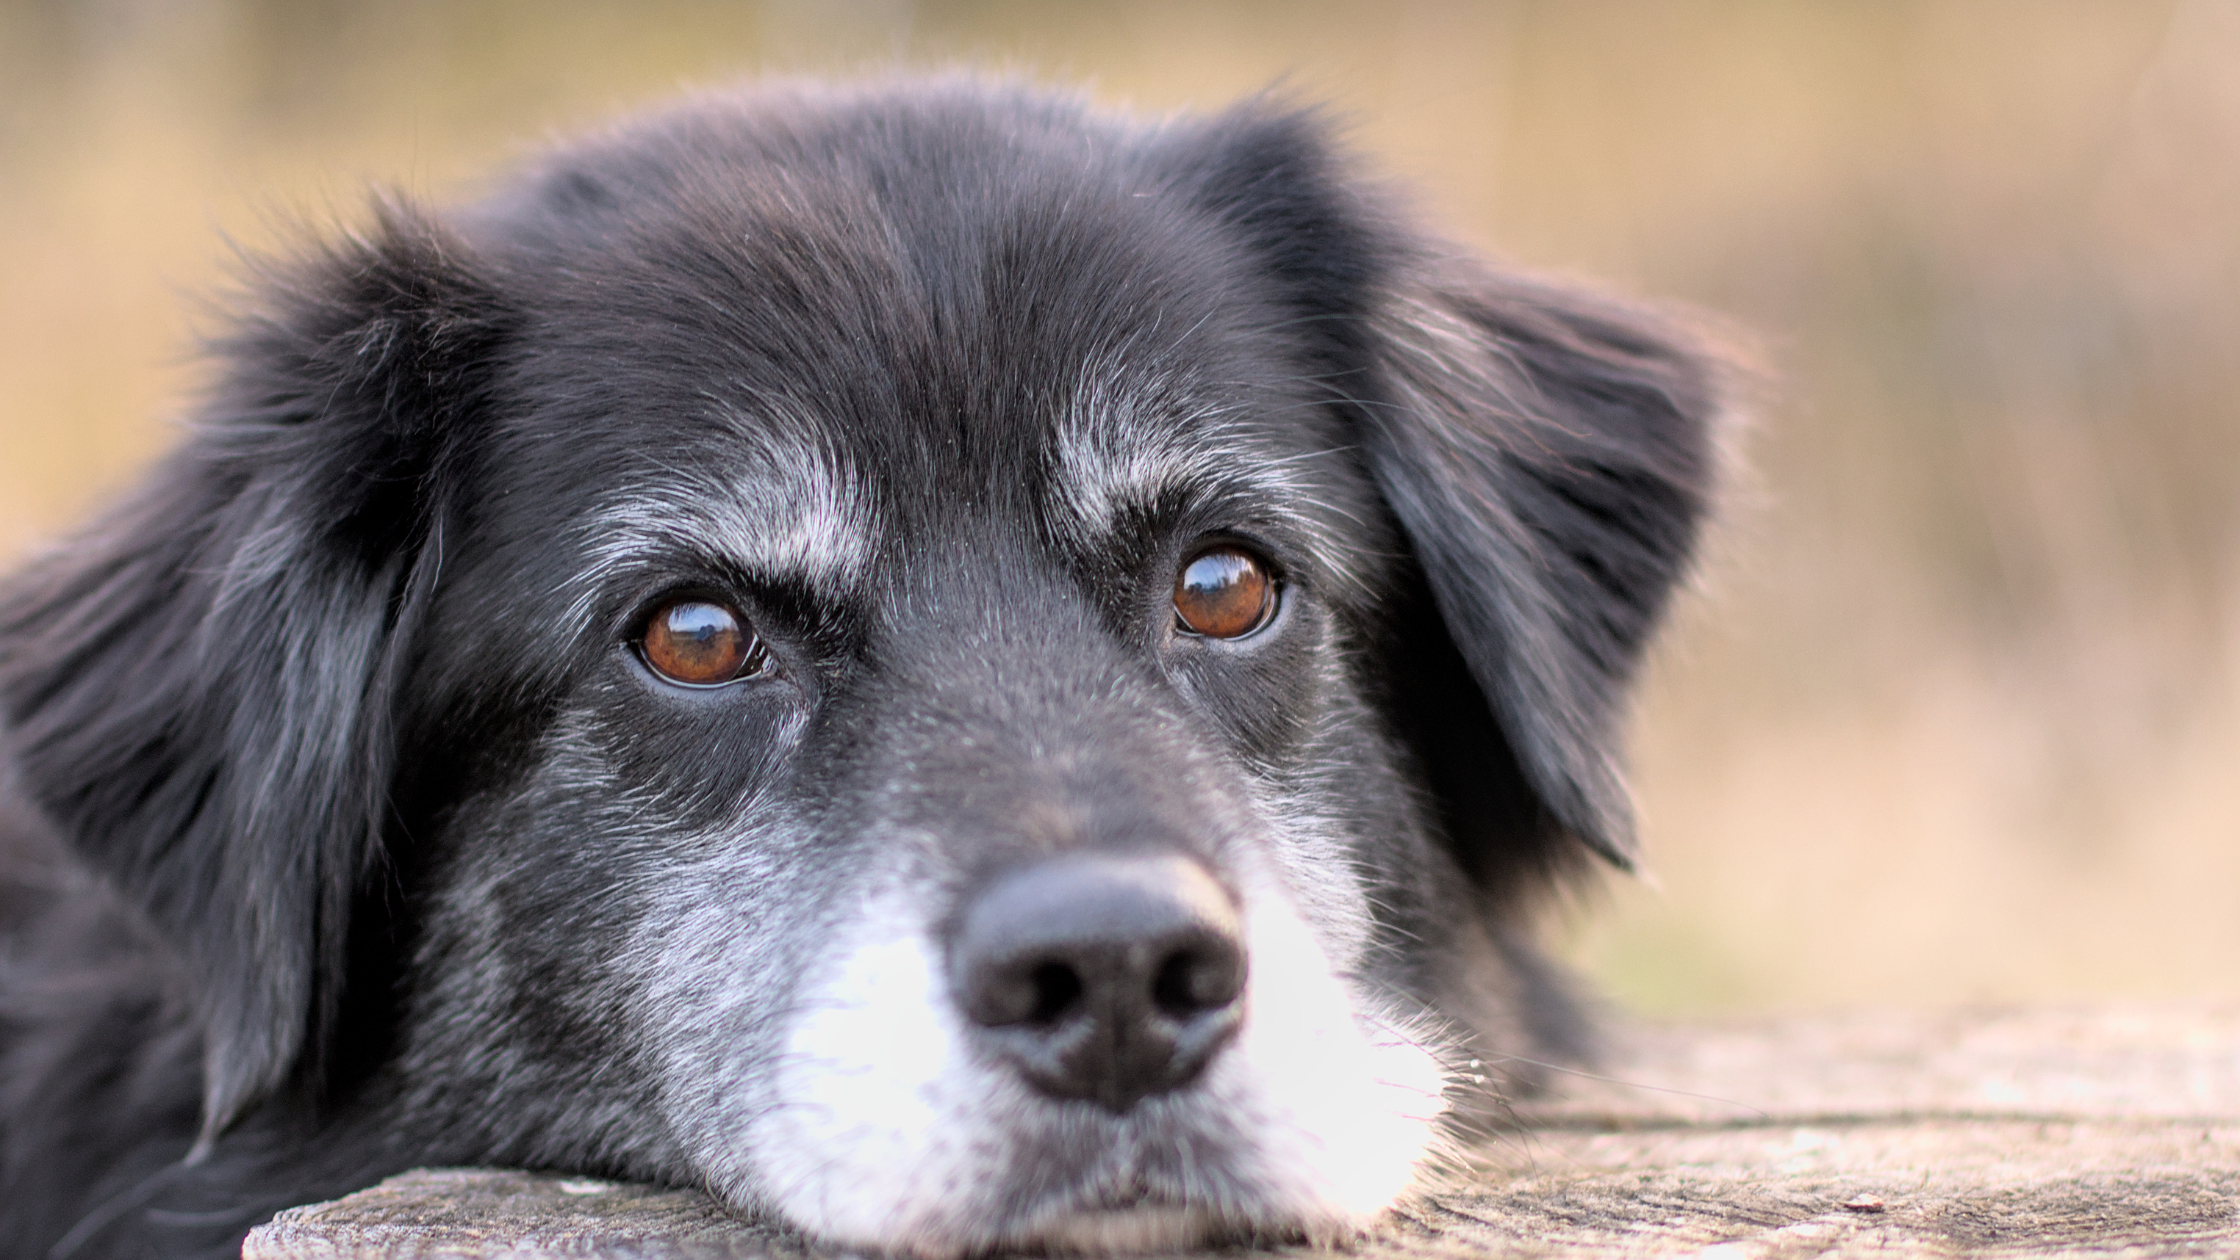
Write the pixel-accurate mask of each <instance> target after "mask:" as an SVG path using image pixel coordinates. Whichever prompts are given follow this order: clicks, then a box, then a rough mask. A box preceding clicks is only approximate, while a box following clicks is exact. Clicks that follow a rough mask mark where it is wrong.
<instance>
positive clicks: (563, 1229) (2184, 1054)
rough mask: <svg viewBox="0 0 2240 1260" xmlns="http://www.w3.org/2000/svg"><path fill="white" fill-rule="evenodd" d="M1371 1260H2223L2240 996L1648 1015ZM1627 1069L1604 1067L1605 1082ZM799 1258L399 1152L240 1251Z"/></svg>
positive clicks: (2237, 1251)
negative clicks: (415, 1164)
mask: <svg viewBox="0 0 2240 1260" xmlns="http://www.w3.org/2000/svg"><path fill="white" fill-rule="evenodd" d="M1604 1077H1605V1078H1606V1079H1588V1078H1575V1079H1574V1080H1573V1081H1572V1083H1571V1084H1570V1085H1569V1086H1568V1087H1567V1088H1566V1089H1564V1090H1563V1091H1562V1094H1561V1095H1560V1096H1559V1097H1557V1098H1555V1099H1553V1100H1551V1101H1547V1102H1543V1103H1537V1104H1534V1105H1532V1106H1530V1107H1528V1108H1523V1109H1520V1111H1519V1113H1518V1120H1519V1122H1520V1123H1519V1128H1518V1129H1517V1131H1516V1132H1515V1133H1513V1134H1510V1135H1507V1136H1504V1137H1502V1138H1499V1139H1496V1140H1494V1141H1492V1142H1490V1143H1488V1144H1487V1145H1486V1146H1485V1147H1484V1148H1483V1149H1482V1150H1480V1151H1478V1152H1476V1153H1475V1154H1474V1156H1473V1158H1472V1163H1473V1167H1472V1168H1471V1169H1470V1170H1469V1171H1467V1172H1466V1173H1459V1174H1457V1175H1455V1176H1454V1177H1452V1178H1451V1179H1449V1180H1448V1181H1447V1182H1446V1183H1445V1184H1443V1185H1441V1186H1440V1187H1438V1188H1436V1189H1434V1190H1432V1191H1430V1192H1429V1193H1427V1194H1426V1195H1425V1196H1423V1197H1422V1198H1421V1199H1420V1200H1419V1201H1417V1202H1414V1203H1412V1204H1409V1205H1408V1206H1406V1207H1405V1208H1404V1209H1402V1210H1400V1211H1398V1212H1396V1213H1394V1214H1393V1216H1392V1218H1391V1219H1390V1220H1389V1221H1388V1222H1386V1223H1385V1224H1384V1225H1382V1226H1381V1227H1380V1228H1379V1229H1378V1230H1376V1231H1375V1232H1374V1233H1373V1234H1372V1235H1371V1236H1370V1237H1369V1238H1367V1239H1365V1240H1364V1241H1363V1242H1362V1244H1361V1245H1360V1246H1358V1247H1357V1248H1354V1249H1353V1250H1354V1252H1355V1254H1356V1255H1358V1256H1360V1257H1363V1258H1364V1260H1380V1258H1383V1257H1390V1258H1392V1260H1401V1258H1404V1257H1405V1258H1415V1257H1421V1258H1423V1260H1433V1258H1438V1257H1448V1256H1462V1255H1470V1256H1491V1255H1498V1256H1519V1257H1527V1256H1529V1257H1623V1258H1625V1260H1637V1258H1647V1257H1664V1256H1674V1257H1678V1256H1694V1257H1700V1258H1702V1260H1742V1258H1765V1260H1774V1258H1786V1257H1807V1256H1830V1257H1849V1256H1870V1255H1871V1256H1877V1257H1914V1256H1921V1257H1929V1256H1935V1257H1945V1256H2025V1255H2060V1256H2103V1255H2105V1256H2115V1255H2121V1256H2127V1257H2147V1256H2240V1006H2235V1007H2231V1008H2201V1007H2193V1008H2184V1009H2179V1008H2171V1009H2159V1010H2143V1009H2127V1010H2097V1011H2082V1010H2080V1011H2043V1010H2040V1011H2012V1012H1983V1011H1977V1012H1966V1013H1954V1014H1949V1015H1937V1016H1920V1015H1908V1016H1888V1015H1880V1016H1878V1015H1851V1016H1841V1017H1823V1018H1814V1019H1794V1020H1785V1021H1780V1022H1771V1023H1758V1024H1751V1025H1741V1024H1737V1025H1731V1026H1703V1025H1699V1026H1693V1027H1686V1028H1678V1027H1671V1028H1665V1027H1643V1028H1638V1029H1635V1030H1634V1031H1633V1032H1632V1033H1631V1034H1629V1035H1628V1036H1627V1037H1626V1038H1625V1040H1624V1044H1623V1045H1622V1046H1621V1047H1620V1049H1619V1052H1618V1053H1617V1054H1616V1055H1615V1056H1614V1057H1613V1059H1612V1061H1611V1062H1610V1063H1609V1064H1608V1065H1607V1066H1606V1068H1605V1069H1604ZM1621 1082H1622V1083H1621ZM809 1254H814V1251H813V1249H811V1248H808V1247H806V1246H804V1245H803V1244H802V1243H801V1242H800V1241H799V1240H798V1239H795V1238H792V1237H790V1236H788V1235H785V1234H783V1233H779V1232H775V1231H768V1230H765V1229H762V1228H758V1227H756V1226H754V1225H751V1224H748V1223H745V1222H741V1221H738V1220H735V1219H733V1218H731V1217H729V1216H727V1215H725V1214H724V1213H723V1212H722V1211H721V1210H719V1209H717V1208H716V1207H715V1206H714V1205H713V1204H711V1203H710V1202H709V1201H708V1200H707V1199H706V1198H704V1197H702V1196H700V1195H698V1194H696V1193H694V1192H691V1191H679V1190H657V1189H651V1188H647V1187H640V1186H617V1185H611V1184H608V1183H602V1182H593V1181H585V1180H580V1179H570V1178H564V1177H548V1176H535V1175H531V1174H526V1173H518V1172H498V1171H487V1170H469V1171H462V1170H448V1171H433V1172H416V1173H408V1174H406V1175H404V1176H402V1177H397V1178H393V1179H391V1180H390V1181H388V1182H386V1183H384V1184H383V1185H381V1186H379V1187H377V1188H375V1189H372V1190H368V1191H365V1192H363V1193H361V1194H356V1195H352V1196H350V1197H349V1198H346V1199H342V1200H339V1201H337V1202H334V1203H328V1204H322V1205H319V1206H316V1207H308V1208H298V1209H295V1210H294V1211H291V1212H287V1213H283V1214H282V1215H281V1217H280V1218H279V1219H277V1220H275V1221H274V1222H273V1223H272V1224H270V1225H268V1226H265V1227H264V1228H262V1229H260V1230H258V1231H257V1232H256V1233H255V1234H253V1235H251V1237H250V1240H249V1245H248V1247H247V1250H246V1255H247V1257H248V1260H313V1258H314V1257H316V1258H318V1260H329V1258H342V1257H350V1258H354V1260H435V1258H437V1257H465V1256H507V1257H514V1258H516V1260H539V1258H546V1257H560V1256H571V1257H573V1256H614V1257H632V1258H636V1260H714V1258H717V1257H749V1256H755V1257H760V1256H786V1257H792V1256H802V1255H809Z"/></svg>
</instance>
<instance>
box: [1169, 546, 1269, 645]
mask: <svg viewBox="0 0 2240 1260" xmlns="http://www.w3.org/2000/svg"><path fill="white" fill-rule="evenodd" d="M1274 608H1275V584H1274V583H1273V582H1271V581H1269V580H1268V571H1267V569H1266V568H1264V567H1262V566H1261V563H1260V561H1259V560H1258V559H1257V558H1255V557H1254V556H1253V555H1252V553H1250V552H1248V551H1245V550H1243V549H1241V548H1237V547H1215V548H1214V549H1213V550H1211V551H1202V552H1199V553H1198V555H1197V556H1196V557H1195V558H1194V559H1192V560H1191V561H1190V563H1188V564H1186V565H1183V566H1182V572H1181V573H1180V574H1179V575H1177V576H1176V578H1175V580H1174V615H1175V619H1176V621H1177V622H1179V623H1180V624H1181V627H1182V629H1183V630H1185V631H1187V632H1188V633H1190V634H1198V635H1204V636H1205V637H1206V638H1209V639H1234V638H1237V637H1239V636H1240V635H1247V634H1250V633H1252V632H1253V631H1255V630H1258V629H1259V628H1260V627H1261V626H1262V625H1265V624H1266V623H1267V620H1268V614H1269V613H1271V612H1272V611H1274Z"/></svg>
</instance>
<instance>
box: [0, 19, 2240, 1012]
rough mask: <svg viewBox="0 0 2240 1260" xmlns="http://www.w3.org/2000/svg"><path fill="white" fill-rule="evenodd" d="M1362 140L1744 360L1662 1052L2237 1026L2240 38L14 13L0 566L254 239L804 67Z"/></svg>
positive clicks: (112, 445) (7, 43) (1970, 27)
mask: <svg viewBox="0 0 2240 1260" xmlns="http://www.w3.org/2000/svg"><path fill="white" fill-rule="evenodd" d="M953 59H963V60H967V61H970V62H973V63H976V64H1002V65H1012V66H1016V67H1019V68H1023V69H1025V70H1028V71H1030V72H1032V73H1034V74H1036V75H1038V76H1041V77H1045V78H1050V79H1056V80H1065V81H1085V82H1087V83H1088V84H1089V85H1090V86H1091V87H1092V88H1093V90H1094V91H1095V92H1096V94H1097V95H1098V96H1099V97H1100V98H1103V99H1106V100H1109V101H1112V102H1115V103H1125V104H1132V105H1134V106H1137V107H1140V108H1144V109H1150V110H1165V109H1170V108H1175V107H1182V106H1208V105H1216V104H1219V103H1221V102H1223V101H1226V100H1228V99H1230V98H1232V97H1234V96H1237V95H1239V94H1241V93H1244V92H1248V91H1252V90H1254V89H1257V88H1260V87H1263V86H1266V85H1268V84H1270V83H1273V82H1277V81H1281V82H1282V83H1283V84H1285V85H1286V86H1287V87H1288V89H1289V90H1291V91H1293V92H1294V93H1296V94H1299V95H1302V96H1306V97H1312V98H1318V99H1325V100H1329V101H1332V102H1334V103H1335V104H1336V105H1337V106H1338V107H1339V109H1340V110H1341V111H1342V114H1343V116H1344V117H1345V118H1347V119H1348V120H1350V122H1351V124H1352V130H1353V135H1354V137H1355V139H1356V141H1357V143H1358V144H1359V145H1360V147H1361V148H1362V149H1363V150H1365V151H1366V152H1367V153H1368V154H1369V155H1370V156H1371V158H1372V160H1373V161H1374V163H1375V164H1376V165H1377V166H1378V167H1379V168H1381V169H1383V170H1385V171H1389V172H1391V173H1393V174H1395V175H1398V176H1401V177H1403V178H1405V179H1406V180H1407V181H1409V182H1411V183H1412V184H1413V185H1414V186H1415V187H1416V188H1417V189H1418V190H1420V196H1421V202H1422V204H1423V206H1424V207H1425V210H1426V213H1427V214H1428V215H1430V216H1431V217H1432V218H1434V219H1435V220H1437V221H1438V222H1440V223H1441V224H1443V225H1444V226H1445V227H1446V228H1447V229H1448V230H1449V231H1451V232H1452V233H1454V234H1456V235H1458V236H1460V237H1462V238H1464V239H1466V240H1469V241H1472V242H1475V243H1477V244H1479V245H1481V246H1483V247H1484V248H1486V249H1487V250H1489V251H1493V252H1497V253H1500V254H1502V255H1504V256H1506V257H1509V258H1512V259H1515V260H1518V261H1520V262H1523V263H1526V264H1529V265H1532V266H1535V267H1540V268H1546V269H1554V270H1557V271H1561V272H1567V273H1573V274H1577V275H1580V276H1585V277H1593V278H1596V279H1598V280H1601V281H1604V282H1607V283H1610V284H1613V285H1616V286H1618V287H1620V288H1622V289H1625V290H1628V291H1632V292H1636V293H1640V294H1645V295H1658V296H1669V297H1677V298H1680V299H1683V300H1686V301H1690V302H1693V303H1696V304H1698V305H1700V306H1703V307H1706V308H1709V309H1711V310H1714V311H1718V312H1722V313H1724V314H1725V315H1727V316H1729V317H1731V318H1732V319H1733V320H1734V321H1736V322H1737V323H1738V324H1740V325H1742V326H1744V327H1747V328H1751V329H1754V330H1756V332H1757V333H1758V335H1759V336H1760V337H1761V339H1762V340H1763V342H1764V344H1765V348H1766V358H1767V359H1768V360H1769V362H1770V363H1771V364H1772V365H1773V366H1774V370H1775V374H1776V377H1777V381H1778V384H1777V387H1776V389H1775V391H1774V393H1773V395H1772V396H1771V398H1770V400H1769V401H1768V403H1767V404H1766V405H1765V406H1763V407H1762V408H1761V416H1760V420H1759V424H1758V430H1757V432H1756V433H1755V435H1754V436H1753V438H1752V440H1751V442H1750V451H1751V460H1752V463H1753V464H1754V465H1755V468H1756V472H1755V474H1754V476H1753V478H1752V482H1753V485H1752V486H1751V487H1749V488H1748V493H1747V494H1746V495H1745V496H1744V498H1745V502H1744V504H1743V506H1742V509H1741V510H1740V511H1739V512H1738V513H1737V514H1736V516H1735V519H1734V520H1733V522H1732V523H1731V525H1730V526H1729V528H1728V529H1727V530H1726V532H1725V534H1724V536H1723V538H1722V539H1721V542H1720V546H1719V549H1718V550H1719V554H1718V555H1717V556H1716V558H1715V560H1714V562H1713V563H1712V564H1711V565H1710V566H1709V568H1708V570H1707V573H1706V576H1705V580H1704V581H1703V583H1702V584H1701V587H1702V589H1701V590H1700V591H1699V592H1698V593H1696V594H1695V595H1693V596H1691V598H1690V599H1689V600H1688V601H1687V602H1686V604H1685V606H1684V607H1683V609H1682V611H1681V615H1680V616H1679V618H1678V623H1677V627H1676V629H1677V633H1676V634H1674V635H1673V636H1672V637H1671V638H1670V639H1669V640H1668V641H1667V643H1666V644H1665V647H1664V650H1663V651H1662V652H1661V653H1660V655H1659V657H1658V659H1657V661H1656V663H1655V666H1654V668H1653V669H1652V670H1651V675H1650V679H1649V682H1650V685H1649V687H1648V693H1647V698H1646V702H1645V704H1644V705H1643V707H1642V711H1641V716H1640V720H1639V722H1638V724H1637V741H1636V747H1637V753H1638V756H1637V765H1638V785H1639V788H1640V792H1641V797H1642V801H1643V806H1644V811H1645V815H1646V819H1647V837H1648V841H1649V845H1650V852H1651V865H1652V868H1653V872H1654V876H1655V879H1654V881H1653V882H1649V883H1643V882H1632V883H1622V884H1615V885H1613V886H1612V888H1611V890H1610V893H1609V895H1607V896H1596V897H1591V898H1588V899H1587V902H1588V903H1589V904H1582V905H1579V906H1572V907H1567V908H1566V909H1565V910H1564V911H1563V912H1561V913H1559V914H1557V915H1556V916H1554V917H1553V919H1552V921H1551V924H1550V929H1551V931H1552V932H1553V933H1554V934H1555V935H1556V936H1557V937H1558V938H1559V939H1560V940H1561V941H1562V942H1563V944H1564V946H1565V948H1566V949H1567V950H1568V951H1569V952H1570V953H1571V955H1572V956H1573V957H1574V958H1575V959H1577V960H1578V961H1579V963H1580V964H1581V965H1582V966H1583V967H1584V968H1585V969H1586V970H1588V971H1589V972H1590V973H1592V974H1593V975H1594V976H1595V977H1597V978H1598V979H1599V981H1600V982H1601V983H1602V984H1603V986H1604V987H1605V989H1606V990H1607V991H1609V992H1611V993H1613V994H1615V995H1616V996H1617V997H1618V998H1619V999H1620V1000H1621V1001H1623V1002H1625V1003H1628V1004H1630V1005H1633V1006H1635V1007H1639V1008H1644V1009H1648V1010H1654V1011H1691V1012H1692V1011H1709V1010H1731V1009H1741V1008H1769V1007H1798V1006H1828V1005H1853V1004H1891V1003H1897V1004H1908V1005H1914V1004H1936V1003H1949V1002H1956V1001H1970V1000H1982V999H1992V1000H2020V999H2039V998H2047V997H2088V996H2099V995H2131V996H2146V997H2159V996H2176V995H2203V994H2206V995H2221V996H2232V995H2235V994H2240V493H2236V492H2240V406H2236V404H2235V401H2234V400H2235V399H2236V398H2240V3H2235V2H2234V0H2187V2H2184V3H2176V4H2173V3H2158V2H2152V0H2102V2H2100V3H2068V2H2063V0H2007V2H1996V0H1965V2H1963V0H1935V2H1921V3H1899V2H1896V0H1889V2H1881V0H1874V2H1870V0H1857V2H1854V3H1837V2H1836V0H1810V2H1807V0H1758V2H1746V0H1719V2H1714V0H1702V2H1693V3H1681V2H1671V3H1646V2H1644V3H1616V2H1602V0H1546V2H1542V3H1526V2H1520V3H1487V4H1444V3H1431V2H1422V3H1409V4H1365V3H1344V2H1338V0H1290V2H1287V3H1212V2H1208V0H1197V2H1192V3H1172V2H1166V3H1146V4H1133V5H1103V4H1090V3H1071V4H1027V3H993V2H980V0H928V2H926V3H920V4H911V3H908V2H907V0H886V2H874V0H856V2H853V3H833V4H819V3H810V2H809V0H787V2H783V3H780V2H770V3H763V4H717V3H685V2H681V0H664V2H658V3H637V4H628V5H622V4H616V5H611V6H601V5H592V4H581V3H558V2H552V0H538V2H532V0H514V2H503V0H441V2H433V0H431V2H404V0H398V2H392V3H363V4H347V3H340V2H325V3H307V2H300V0H139V2H133V0H102V2H85V3H61V2H60V0H0V559H13V558H15V557H19V556H21V555H22V554H24V553H25V552H26V551H27V550H28V549H30V548H32V547H34V546H36V545H37V544H38V542H39V540H41V539H43V538H50V537H53V536H55V535H57V534H58V533H59V532H60V531H62V530H64V529H66V528H68V526H69V524H70V522H72V521H73V520H75V519H77V518H78V517H80V516H81V515H83V514H84V513H85V512H86V511H87V510H89V508H90V506H91V505H93V504H95V503H97V502H98V501H99V500H100V499H101V497H102V496H103V495H104V494H106V493H109V492H111V491H113V490H114V489H116V488H117V487H118V486H120V485H122V484H124V483H125V482H127V481H128V480H129V479H130V477H131V476H132V475H133V472H134V470H135V469H136V468H138V467H140V466H141V465H142V464H144V463H145V462H146V460H147V459H148V457H149V455H150V454H151V452H153V451H155V450H157V449H159V448H160V447H161V446H162V445H163V444H164V443H165V442H167V441H169V440H170V433H171V429H170V427H169V425H170V422H171V420H172V418H174V417H176V416H177V415H178V414H179V413H180V410H181V406H182V400H183V399H185V398H186V397H188V396H189V394H190V392H191V389H192V387H193V385H194V383H195V381H196V380H197V377H198V372H199V369H198V367H197V365H196V364H195V363H194V362H193V360H192V358H191V336H192V333H193V331H194V330H195V329H196V328H197V327H207V316H206V315H204V314H201V313H198V307H197V305H196V302H197V300H198V297H199V296H201V295H208V294H210V293H212V292H213V291H215V290H216V289H217V287H218V286H219V284H220V283H221V281H222V278H223V274H224V272H223V260H224V258H225V254H226V247H225V245H224V244H223V242H224V240H225V239H227V238H232V239H234V240H238V241H241V242H244V243H246V244H248V245H250V246H252V247H254V246H255V245H257V244H258V243H260V242H267V241H270V240H272V239H273V238H274V231H273V226H272V225H273V224H274V223H275V222H283V221H286V220H287V219H289V218H290V217H302V216H309V217H312V218H314V219H319V218H333V217H339V218H341V219H343V220H348V219H350V218H352V217H353V216H355V215H356V214H357V212H358V209H357V208H358V207H359V206H360V205H361V198H362V191H363V189H364V188H365V187H366V186H368V185H369V184H371V183H374V182H390V183H395V184H399V185H401V186H403V187H404V188H406V189H408V190H411V191H413V192H415V193H419V194H422V195H426V196H430V197H435V198H443V197H449V196H458V195H463V194H466V193H468V192H471V191H472V189H473V188H474V186H475V185H474V183H473V180H474V178H475V174H476V173H477V172H482V171H487V170H489V169H490V168H491V167H492V165H493V164H496V163H502V162H503V161H505V160H506V158H507V157H508V155H509V154H512V153H515V152H517V151H518V147H519V146H520V145H521V144H523V143H524V142H531V141H534V140H536V139H538V138H540V137H543V136H546V135H550V134H553V133H556V132H564V131H566V130H567V129H569V128H572V127H577V126H581V125H584V124H587V123H591V122H594V121H596V120H598V119H601V118H604V117H606V116H608V115H609V114H610V113H612V112H614V111H616V110H618V109H626V108H629V107H631V106H633V105H635V104H638V103H640V102H645V101H651V100H656V99H659V98H660V97H661V96H662V95H663V94H664V93H666V92H668V91H670V90H671V89H673V88H674V87H675V86H677V85H679V84H684V83H692V84H705V83H713V82H721V81H725V80H728V79H731V78H734V77H737V76H740V75H744V74H751V73H755V72H759V71H762V70H767V69H781V70H782V69H796V70H812V71H820V72H821V71H833V70H846V69H851V68H854V69H861V68H865V67H872V68H876V67H878V66H883V65H892V64H894V63H895V62H896V61H898V60H899V61H903V62H907V63H911V64H926V63H939V62H944V61H948V60H953Z"/></svg>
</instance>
